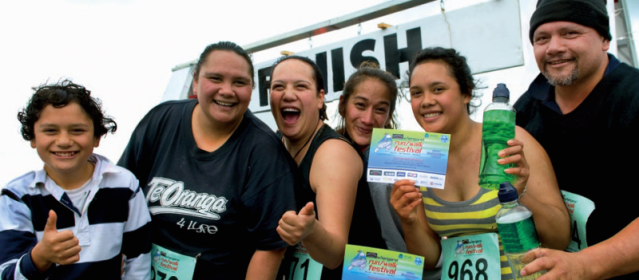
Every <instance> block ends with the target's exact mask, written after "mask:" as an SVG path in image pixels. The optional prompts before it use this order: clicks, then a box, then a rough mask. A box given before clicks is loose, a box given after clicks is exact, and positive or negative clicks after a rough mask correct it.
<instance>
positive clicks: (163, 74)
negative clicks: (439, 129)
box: [0, 0, 534, 187]
mask: <svg viewBox="0 0 639 280" xmlns="http://www.w3.org/2000/svg"><path fill="white" fill-rule="evenodd" d="M484 1H485V0H464V1H452V0H449V1H446V4H445V5H446V9H447V11H450V10H454V9H456V8H459V7H461V6H462V5H468V4H469V3H480V2H484ZM382 2H387V1H382V0H348V1H344V0H322V1H300V0H297V1H289V0H271V1H244V0H234V1H217V0H209V1H200V0H182V1H165V0H154V1H150V0H109V1H107V0H83V1H80V0H38V1H30V0H25V1H1V2H0V66H1V67H0V86H1V88H2V96H3V100H2V102H0V130H1V131H2V136H3V137H2V143H1V145H0V159H1V160H0V187H2V186H4V185H5V184H6V183H8V182H9V181H10V180H12V179H13V178H16V177H18V176H20V175H22V174H24V173H26V172H28V171H30V170H34V169H39V168H41V167H42V163H41V161H40V159H39V158H38V156H37V153H36V152H35V150H33V149H31V147H30V145H29V143H28V142H27V141H24V140H23V139H22V137H21V135H20V124H19V122H18V121H17V118H16V115H17V113H18V111H19V110H20V109H21V108H23V107H24V106H25V105H26V104H27V101H28V99H29V97H30V96H31V95H32V94H33V90H32V89H31V88H32V87H34V86H38V85H40V84H42V83H45V82H49V83H53V82H57V81H58V80H60V79H63V78H68V79H71V80H73V81H74V82H76V83H78V84H81V85H84V86H85V87H86V88H88V89H89V90H91V92H92V96H94V97H97V98H99V99H101V100H102V102H103V109H104V111H105V112H106V114H107V115H109V116H112V117H113V118H114V119H115V120H116V122H117V124H118V130H117V132H116V133H115V134H113V135H111V134H109V135H108V136H107V137H106V138H103V139H102V141H101V143H100V147H99V148H97V149H96V150H95V152H96V153H99V154H102V155H105V156H107V157H108V158H109V159H111V160H112V161H114V162H115V161H117V160H118V159H119V157H120V154H121V153H122V150H123V149H124V147H125V146H126V144H127V142H128V140H129V137H130V135H131V132H132V131H133V129H134V128H135V126H136V125H137V123H138V122H139V120H140V119H141V118H142V117H143V116H144V115H145V114H146V113H147V112H148V111H149V110H150V109H151V108H152V107H153V106H155V105H157V104H158V103H159V102H160V101H161V97H162V95H163V93H164V90H165V88H166V86H167V84H168V82H169V79H170V76H171V69H172V68H173V67H175V66H176V65H178V64H181V63H185V62H189V61H192V60H194V59H196V58H197V57H198V56H199V54H200V53H201V52H202V50H203V49H204V47H206V46H207V45H208V44H211V43H215V42H218V41H222V40H225V41H233V42H235V43H238V44H239V45H246V44H249V43H253V42H256V41H259V40H262V39H266V38H269V37H271V36H274V35H278V34H282V33H284V32H288V31H291V30H295V29H298V28H301V27H305V26H308V25H312V24H315V23H318V22H321V21H326V20H329V19H332V18H335V17H338V16H342V15H345V14H348V13H351V12H355V11H358V10H360V9H364V8H367V7H370V6H374V5H377V4H380V3H382ZM462 2H463V3H462ZM522 2H526V3H527V2H531V3H532V2H534V1H527V0H526V1H522ZM525 5H528V6H530V5H534V3H533V4H525ZM532 7H533V8H534V6H532ZM440 12H441V10H440V3H439V1H436V2H433V3H429V4H426V5H421V6H419V7H416V8H413V9H411V10H408V11H406V12H402V13H399V14H393V15H389V16H386V17H383V18H379V19H375V20H372V21H370V22H366V23H364V24H362V27H361V33H362V34H366V33H370V32H374V31H376V30H377V27H376V24H377V23H379V22H387V23H390V24H393V25H397V24H401V23H405V22H409V21H412V20H416V19H419V18H422V17H426V16H429V15H435V14H437V13H440ZM359 29H360V28H359V27H357V26H353V27H349V28H345V29H342V30H340V31H337V32H334V33H328V34H326V35H320V36H317V37H314V38H313V40H312V44H313V46H315V47H317V46H320V45H325V44H329V43H332V42H335V41H339V40H341V39H344V38H350V37H355V36H357V32H358V30H359ZM524 45H525V46H529V45H527V44H524ZM309 48H310V46H309V42H308V40H302V41H299V42H297V43H292V44H288V45H285V46H281V47H277V48H274V49H271V50H267V51H263V52H260V53H256V54H254V56H253V60H254V62H256V63H257V62H261V61H264V60H268V59H271V58H274V57H277V56H279V52H280V51H281V50H285V49H286V50H290V51H302V50H308V49H309ZM526 60H529V58H528V57H527V58H526ZM497 76H499V75H497ZM527 83H528V81H526V82H525V84H527ZM489 85H490V84H489ZM409 110H410V109H409ZM413 121H414V120H413Z"/></svg>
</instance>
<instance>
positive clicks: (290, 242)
mask: <svg viewBox="0 0 639 280" xmlns="http://www.w3.org/2000/svg"><path fill="white" fill-rule="evenodd" d="M280 223H281V222H280ZM276 231H277V234H279V235H280V237H281V238H282V240H284V242H286V244H288V245H291V246H293V245H295V244H297V243H298V242H299V240H297V239H296V238H295V237H293V236H292V235H291V234H289V233H288V232H287V231H286V230H284V229H282V227H281V226H278V227H277V229H276Z"/></svg>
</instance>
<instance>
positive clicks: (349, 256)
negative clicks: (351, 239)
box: [342, 244, 424, 280]
mask: <svg viewBox="0 0 639 280" xmlns="http://www.w3.org/2000/svg"><path fill="white" fill-rule="evenodd" d="M423 270H424V257H422V256H417V255H411V254H408V253H402V252H395V251H389V250H384V249H377V248H371V247H364V246H356V245H350V244H348V245H346V251H345V253H344V270H343V271H342V279H351V280H356V279H367V280H368V279H379V280H385V279H389V280H390V279H411V280H419V279H422V272H423Z"/></svg>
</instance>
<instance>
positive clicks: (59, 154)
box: [0, 80, 151, 279]
mask: <svg viewBox="0 0 639 280" xmlns="http://www.w3.org/2000/svg"><path fill="white" fill-rule="evenodd" d="M34 89H35V93H34V94H33V96H32V97H31V100H30V101H29V103H28V105H27V107H26V108H25V109H24V110H22V111H21V112H20V113H18V119H19V120H20V122H21V123H22V129H21V132H22V136H23V138H24V139H25V140H27V141H30V143H31V147H32V148H34V149H36V151H37V152H38V155H39V156H40V158H41V159H42V161H43V162H44V168H43V169H41V170H37V171H33V172H29V173H27V174H25V175H23V176H20V177H18V178H16V179H14V180H13V181H11V182H10V183H9V184H8V185H7V186H6V187H5V188H4V189H2V195H1V196H0V213H2V215H0V244H1V245H0V246H1V247H2V249H1V250H0V279H91V278H93V279H119V278H120V277H121V276H122V275H124V278H125V279H149V278H150V265H151V260H150V255H149V252H150V236H149V235H150V221H151V218H150V215H149V211H148V208H147V206H146V202H145V200H144V195H143V194H142V192H141V191H140V188H139V185H138V180H137V179H136V178H135V176H134V175H133V174H132V173H131V172H129V171H128V170H126V169H123V168H121V167H118V166H115V165H114V164H113V163H111V162H110V161H109V160H108V159H106V158H105V157H102V156H100V155H97V154H93V149H94V148H95V147H98V145H99V143H100V138H101V137H102V136H103V135H105V134H106V133H107V132H109V131H110V132H111V133H113V132H115V130H116V128H117V125H116V123H115V122H114V121H113V120H112V119H110V118H107V117H105V116H104V114H103V112H102V110H101V108H100V103H99V101H98V100H96V99H94V98H92V97H91V96H90V91H88V90H86V89H85V88H84V87H82V86H80V85H77V84H74V83H72V82H70V81H68V80H65V81H62V82H60V83H57V84H53V85H43V86H40V87H38V88H34ZM123 256H124V258H125V259H126V261H125V262H126V265H125V266H124V274H122V270H121V268H122V258H123Z"/></svg>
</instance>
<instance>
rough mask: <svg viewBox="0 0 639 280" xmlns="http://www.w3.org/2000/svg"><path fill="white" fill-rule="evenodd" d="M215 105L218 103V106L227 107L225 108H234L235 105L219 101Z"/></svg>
mask: <svg viewBox="0 0 639 280" xmlns="http://www.w3.org/2000/svg"><path fill="white" fill-rule="evenodd" d="M215 103H217V104H218V105H221V106H225V107H231V106H233V103H226V102H222V101H217V100H215Z"/></svg>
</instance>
